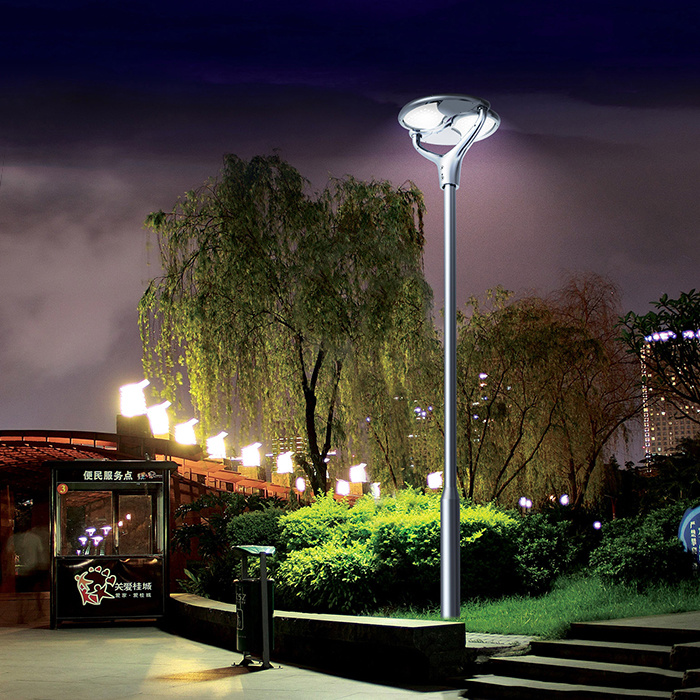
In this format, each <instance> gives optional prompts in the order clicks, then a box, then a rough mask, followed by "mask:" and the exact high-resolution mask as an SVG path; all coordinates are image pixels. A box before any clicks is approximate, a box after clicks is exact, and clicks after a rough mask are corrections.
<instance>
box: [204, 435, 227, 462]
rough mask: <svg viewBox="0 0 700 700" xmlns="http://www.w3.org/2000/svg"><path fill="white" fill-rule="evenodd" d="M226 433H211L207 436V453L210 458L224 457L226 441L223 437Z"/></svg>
mask: <svg viewBox="0 0 700 700" xmlns="http://www.w3.org/2000/svg"><path fill="white" fill-rule="evenodd" d="M227 435H228V433H225V432H223V431H222V432H220V433H219V434H218V435H213V436H212V437H210V438H207V454H208V455H209V458H210V459H226V443H225V442H224V438H225V437H226V436H227Z"/></svg>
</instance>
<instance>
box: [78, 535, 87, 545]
mask: <svg viewBox="0 0 700 700" xmlns="http://www.w3.org/2000/svg"><path fill="white" fill-rule="evenodd" d="M87 541H88V538H87V537H78V542H80V544H82V545H83V547H84V546H85V545H86V544H87Z"/></svg>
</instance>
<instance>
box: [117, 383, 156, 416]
mask: <svg viewBox="0 0 700 700" xmlns="http://www.w3.org/2000/svg"><path fill="white" fill-rule="evenodd" d="M149 384H150V382H149V381H148V379H144V380H143V381H142V382H139V383H138V384H125V385H124V386H121V387H119V399H120V401H119V405H120V408H119V410H120V413H121V415H122V416H124V417H125V418H132V417H133V416H143V415H145V413H146V397H145V396H144V393H143V390H144V389H145V388H146V387H147V386H148V385H149Z"/></svg>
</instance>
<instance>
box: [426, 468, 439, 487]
mask: <svg viewBox="0 0 700 700" xmlns="http://www.w3.org/2000/svg"><path fill="white" fill-rule="evenodd" d="M428 488H429V489H441V488H442V472H431V473H430V474H428Z"/></svg>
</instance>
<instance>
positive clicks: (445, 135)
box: [399, 95, 500, 618]
mask: <svg viewBox="0 0 700 700" xmlns="http://www.w3.org/2000/svg"><path fill="white" fill-rule="evenodd" d="M399 123H400V124H401V126H403V127H404V128H405V129H408V130H409V132H410V135H411V140H412V142H413V146H414V148H415V149H416V150H417V151H418V153H420V154H421V155H422V156H423V157H424V158H427V159H428V160H430V161H432V162H433V163H435V165H436V166H437V169H438V175H439V181H440V187H441V188H442V190H443V192H444V228H445V231H444V234H445V235H444V238H445V241H444V246H445V469H444V472H445V474H444V480H445V484H444V488H443V492H442V499H441V502H440V593H441V610H442V616H443V618H448V617H458V616H459V613H460V572H459V560H460V552H459V536H460V532H459V492H458V490H457V441H456V433H457V397H456V364H457V357H456V347H457V308H456V301H455V297H456V294H455V286H456V284H455V282H456V270H455V228H456V226H455V217H456V196H455V195H456V191H457V188H458V187H459V180H460V173H461V167H462V159H463V158H464V155H465V154H466V152H467V151H468V150H469V147H470V146H471V145H472V144H473V143H474V142H475V141H480V140H482V139H485V138H487V137H488V136H491V134H493V133H494V132H495V131H496V129H497V128H498V126H499V124H500V117H499V116H498V114H496V113H495V112H494V111H492V110H491V106H490V105H489V103H488V102H486V100H481V99H478V98H476V97H469V96H467V95H435V96H433V97H423V98H420V99H417V100H413V101H412V102H409V103H408V104H407V105H406V106H405V107H404V108H403V109H402V110H401V111H400V112H399ZM424 143H427V144H431V145H437V146H452V148H451V149H450V150H449V151H448V152H447V153H443V154H440V153H436V152H434V151H431V150H428V149H427V148H425V147H424V146H423V144H424Z"/></svg>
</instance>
